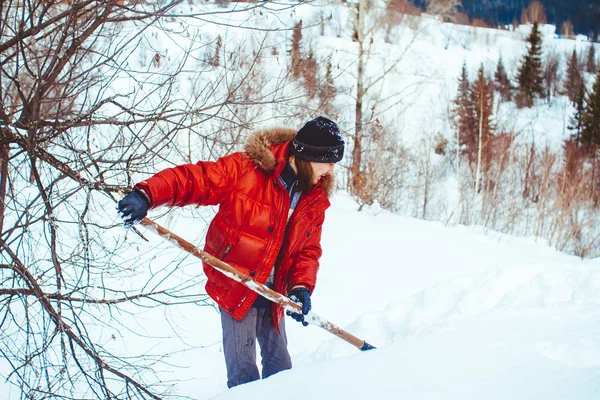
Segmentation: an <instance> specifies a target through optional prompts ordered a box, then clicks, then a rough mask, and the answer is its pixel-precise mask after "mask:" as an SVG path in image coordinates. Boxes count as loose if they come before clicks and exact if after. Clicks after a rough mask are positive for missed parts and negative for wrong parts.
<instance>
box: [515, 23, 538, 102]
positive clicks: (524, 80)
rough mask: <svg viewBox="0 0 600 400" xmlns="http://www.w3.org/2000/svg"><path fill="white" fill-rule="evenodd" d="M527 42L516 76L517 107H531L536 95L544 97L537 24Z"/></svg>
mask: <svg viewBox="0 0 600 400" xmlns="http://www.w3.org/2000/svg"><path fill="white" fill-rule="evenodd" d="M527 42H528V43H529V49H528V51H527V54H526V55H525V57H524V58H523V63H522V64H521V67H520V68H519V73H518V76H517V81H518V82H519V93H518V98H517V106H518V107H531V106H533V99H534V97H535V96H536V95H538V96H540V97H543V96H544V88H543V86H542V85H543V75H542V38H541V35H540V30H539V28H538V24H537V22H534V23H533V28H532V29H531V33H530V34H529V37H528V38H527Z"/></svg>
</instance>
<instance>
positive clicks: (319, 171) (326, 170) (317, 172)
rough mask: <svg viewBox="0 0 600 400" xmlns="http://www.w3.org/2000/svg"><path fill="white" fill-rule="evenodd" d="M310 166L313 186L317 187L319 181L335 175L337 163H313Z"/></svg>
mask: <svg viewBox="0 0 600 400" xmlns="http://www.w3.org/2000/svg"><path fill="white" fill-rule="evenodd" d="M310 166H311V168H312V171H313V175H312V176H313V178H312V179H313V181H312V182H311V183H312V184H313V185H316V184H317V182H319V180H320V179H321V178H322V177H324V176H328V175H333V168H334V167H335V163H318V162H311V163H310Z"/></svg>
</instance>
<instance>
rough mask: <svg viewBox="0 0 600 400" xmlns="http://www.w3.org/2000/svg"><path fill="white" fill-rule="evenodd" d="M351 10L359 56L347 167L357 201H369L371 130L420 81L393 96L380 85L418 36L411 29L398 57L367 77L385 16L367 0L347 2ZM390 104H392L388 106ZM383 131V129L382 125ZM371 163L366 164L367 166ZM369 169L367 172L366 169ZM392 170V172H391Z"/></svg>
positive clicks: (352, 190)
mask: <svg viewBox="0 0 600 400" xmlns="http://www.w3.org/2000/svg"><path fill="white" fill-rule="evenodd" d="M350 7H352V8H351V12H352V18H353V20H352V39H353V40H354V41H355V42H356V44H357V51H358V56H357V59H356V73H355V75H354V77H353V78H354V80H355V82H356V90H355V93H354V95H353V100H354V102H353V103H354V104H353V105H354V131H353V132H352V133H351V138H352V147H351V148H352V157H351V161H350V163H351V164H350V168H349V178H348V187H349V189H350V192H351V193H352V194H353V195H355V196H356V197H357V198H358V199H359V201H361V199H363V200H366V201H367V202H368V201H369V196H367V195H366V192H365V188H366V187H369V186H370V184H369V183H368V182H367V181H368V180H369V179H374V177H375V175H376V174H373V171H372V168H371V167H372V166H373V165H375V164H373V163H370V161H369V159H368V158H369V157H377V156H378V155H376V154H374V153H370V152H369V149H370V148H374V147H376V143H375V141H374V140H373V137H372V136H371V135H370V132H372V131H377V132H379V130H378V129H377V128H376V126H377V125H381V124H380V122H379V118H378V116H379V113H382V112H384V111H385V110H389V109H391V108H395V109H396V111H397V112H399V113H400V112H401V110H402V107H403V101H405V100H406V99H407V97H408V96H407V95H408V94H409V93H411V91H414V90H416V89H415V88H416V87H418V85H419V84H420V83H421V81H420V80H416V81H415V83H414V84H413V85H411V86H409V87H405V88H403V89H401V90H398V91H397V92H396V93H395V94H394V95H393V98H382V96H381V93H382V87H383V84H384V82H385V80H386V78H388V77H389V75H390V74H391V73H392V72H393V71H394V70H395V69H396V67H397V66H398V65H399V64H400V63H401V62H402V61H403V60H404V57H405V56H406V55H407V53H408V52H409V50H410V49H411V48H412V46H413V45H414V43H415V42H416V41H417V38H418V37H419V33H420V31H419V29H417V30H411V36H410V37H409V38H407V40H406V41H405V43H404V44H402V52H401V54H400V55H399V56H398V57H395V58H394V59H393V60H391V61H390V62H389V63H387V65H384V66H383V70H382V71H381V73H379V74H377V76H375V77H369V76H367V75H366V73H365V71H366V68H367V66H368V65H369V63H370V62H373V61H372V56H373V53H372V46H373V41H374V35H375V33H376V32H377V29H379V27H380V26H381V24H380V21H382V20H385V10H384V9H383V10H380V9H377V8H375V7H372V8H371V9H369V7H368V2H367V1H366V0H360V1H359V2H357V3H356V4H352V5H350ZM389 104H392V106H390V105H389ZM371 124H374V125H375V128H374V130H371V129H370V125H371ZM383 132H384V133H385V132H386V130H385V129H384V130H383ZM369 165H370V166H371V167H368V166H369ZM369 168H371V169H370V172H368V171H369ZM392 173H393V172H392Z"/></svg>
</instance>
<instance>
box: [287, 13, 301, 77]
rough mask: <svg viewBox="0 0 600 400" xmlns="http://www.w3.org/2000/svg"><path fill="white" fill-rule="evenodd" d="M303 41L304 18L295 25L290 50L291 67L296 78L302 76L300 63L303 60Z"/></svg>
mask: <svg viewBox="0 0 600 400" xmlns="http://www.w3.org/2000/svg"><path fill="white" fill-rule="evenodd" d="M301 41H302V20H300V22H298V23H297V24H296V25H294V30H293V31H292V49H291V52H290V56H291V60H290V64H291V65H290V69H291V70H292V71H293V74H294V78H300V76H301V75H302V71H301V69H300V63H301V62H302V54H301V53H300V42H301Z"/></svg>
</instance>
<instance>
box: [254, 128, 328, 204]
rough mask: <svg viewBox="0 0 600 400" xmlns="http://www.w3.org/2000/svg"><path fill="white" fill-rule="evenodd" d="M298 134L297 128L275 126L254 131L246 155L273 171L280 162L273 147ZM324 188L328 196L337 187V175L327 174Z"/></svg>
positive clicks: (264, 169)
mask: <svg viewBox="0 0 600 400" xmlns="http://www.w3.org/2000/svg"><path fill="white" fill-rule="evenodd" d="M294 136H296V130H294V129H291V128H283V127H275V128H267V129H260V130H257V131H254V132H253V133H251V134H250V136H249V137H248V140H247V141H246V146H245V148H244V150H245V153H246V155H247V156H248V157H249V158H250V159H251V160H252V161H254V163H255V164H256V165H257V166H258V167H259V168H260V169H262V170H263V171H265V172H266V173H273V172H274V171H275V169H276V167H277V165H278V163H279V161H283V160H277V158H276V155H275V153H274V152H273V147H274V146H277V145H281V144H284V143H286V142H289V141H291V140H292V139H293V138H294ZM323 188H324V189H325V192H327V195H328V196H331V195H332V194H333V191H334V189H335V177H334V176H327V177H326V178H325V180H324V182H323Z"/></svg>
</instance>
